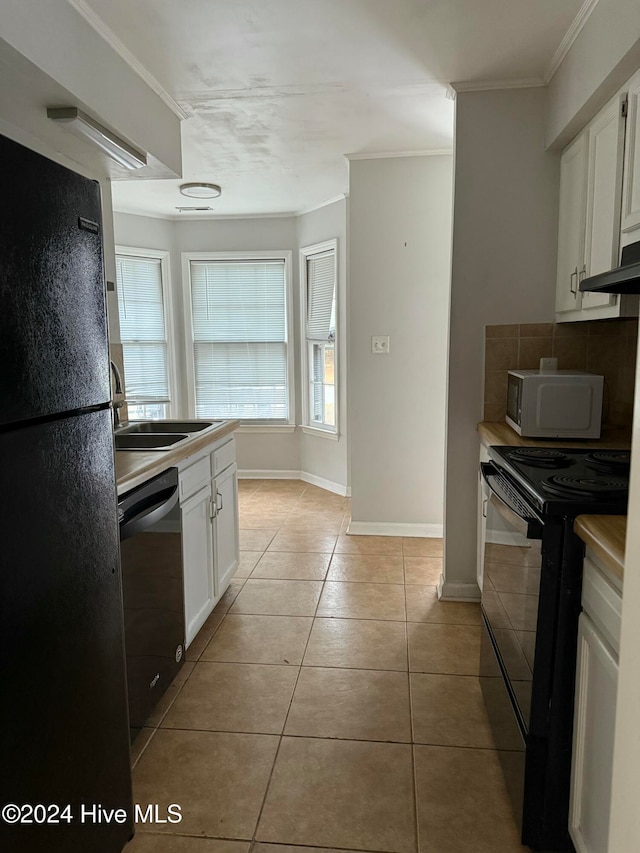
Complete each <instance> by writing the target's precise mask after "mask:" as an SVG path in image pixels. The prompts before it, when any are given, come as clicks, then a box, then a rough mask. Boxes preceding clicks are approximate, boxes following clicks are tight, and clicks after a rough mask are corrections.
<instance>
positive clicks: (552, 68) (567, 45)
mask: <svg viewBox="0 0 640 853" xmlns="http://www.w3.org/2000/svg"><path fill="white" fill-rule="evenodd" d="M597 5H598V0H584V3H583V4H582V6H581V7H580V10H579V11H578V14H577V15H576V16H575V18H574V19H573V21H572V22H571V26H570V27H569V29H568V30H567V31H566V33H565V34H564V38H563V39H562V41H561V42H560V44H559V45H558V48H557V50H556V52H555V53H554V54H553V57H552V58H551V62H550V63H549V65H548V67H547V70H546V71H545V73H544V76H543V79H544V82H545V85H548V84H549V83H550V82H551V79H552V78H553V75H554V74H555V73H556V71H557V70H558V68H559V67H560V66H561V65H562V62H563V60H564V58H565V56H566V55H567V54H568V53H569V51H570V50H571V46H572V45H573V43H574V41H575V40H576V39H577V38H578V36H579V35H580V32H581V30H582V28H583V27H584V25H585V24H586V23H587V21H588V20H589V18H590V16H591V13H592V12H593V10H594V9H595V8H596V6H597Z"/></svg>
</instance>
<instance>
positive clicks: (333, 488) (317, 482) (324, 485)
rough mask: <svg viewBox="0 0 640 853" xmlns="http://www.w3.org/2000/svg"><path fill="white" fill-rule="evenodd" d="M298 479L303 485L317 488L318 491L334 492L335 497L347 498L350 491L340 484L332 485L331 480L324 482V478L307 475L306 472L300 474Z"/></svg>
mask: <svg viewBox="0 0 640 853" xmlns="http://www.w3.org/2000/svg"><path fill="white" fill-rule="evenodd" d="M300 479H301V480H302V481H303V482H305V483H310V484H311V485H312V486H318V488H320V489H326V490H327V491H328V492H334V493H335V494H336V495H342V497H343V498H344V497H348V496H349V495H350V494H351V489H350V488H347V486H343V485H342V484H341V483H334V482H333V480H325V478H324V477H316V475H315V474H308V473H307V472H306V471H301V472H300Z"/></svg>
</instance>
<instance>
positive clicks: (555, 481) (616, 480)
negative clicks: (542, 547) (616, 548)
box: [489, 445, 630, 516]
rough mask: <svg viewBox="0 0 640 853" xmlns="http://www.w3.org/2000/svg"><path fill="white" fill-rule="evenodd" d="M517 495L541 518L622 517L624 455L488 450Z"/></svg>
mask: <svg viewBox="0 0 640 853" xmlns="http://www.w3.org/2000/svg"><path fill="white" fill-rule="evenodd" d="M489 455H490V456H491V458H492V459H493V461H494V462H495V464H496V465H497V466H498V467H499V468H500V469H501V470H502V471H503V472H505V471H506V472H507V474H508V475H509V477H510V479H511V480H512V481H514V482H515V484H516V485H517V486H518V489H519V491H520V492H522V494H523V496H524V497H525V498H527V499H528V500H529V501H531V502H532V503H533V505H534V506H535V507H536V509H537V510H538V511H539V512H542V513H543V514H545V515H568V516H576V515H580V514H581V513H584V512H591V513H596V514H603V515H606V514H624V513H626V511H627V499H628V492H629V467H630V453H629V451H627V450H593V449H589V450H587V449H584V450H580V449H578V450H576V449H574V448H566V449H565V448H546V447H512V446H495V445H492V446H491V447H490V448H489Z"/></svg>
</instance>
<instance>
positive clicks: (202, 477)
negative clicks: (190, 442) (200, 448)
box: [179, 456, 211, 501]
mask: <svg viewBox="0 0 640 853" xmlns="http://www.w3.org/2000/svg"><path fill="white" fill-rule="evenodd" d="M179 477H180V500H181V501H184V500H185V498H188V497H189V496H190V495H193V494H195V492H197V491H198V489H202V488H203V487H204V486H206V485H207V483H208V482H209V480H210V479H211V467H210V464H209V457H208V456H205V457H204V459H200V460H199V461H198V462H195V463H194V464H193V465H190V466H189V467H188V468H185V469H184V471H180V474H179Z"/></svg>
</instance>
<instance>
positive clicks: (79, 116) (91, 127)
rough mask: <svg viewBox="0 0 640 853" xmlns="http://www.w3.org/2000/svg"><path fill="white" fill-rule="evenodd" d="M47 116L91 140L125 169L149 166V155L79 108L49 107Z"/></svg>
mask: <svg viewBox="0 0 640 853" xmlns="http://www.w3.org/2000/svg"><path fill="white" fill-rule="evenodd" d="M47 116H48V117H49V118H50V119H53V121H57V122H60V124H63V125H67V126H68V129H69V130H71V131H72V132H74V133H76V134H78V135H80V136H83V137H85V139H90V140H91V142H93V144H94V145H97V146H98V148H100V150H101V151H104V153H105V154H108V155H109V157H111V159H112V160H115V161H116V163H119V164H120V165H121V166H124V167H125V169H141V168H142V167H143V166H146V165H147V155H146V154H142V153H141V152H140V151H136V149H135V148H132V147H131V146H130V145H128V144H127V143H126V142H125V141H124V140H123V139H120V137H119V136H116V135H115V133H112V132H111V131H110V130H107V128H106V127H103V126H102V125H101V124H99V123H98V122H97V121H96V120H95V119H92V118H91V117H90V116H88V115H87V114H86V113H83V112H82V110H79V109H78V108H77V107H49V108H48V109H47Z"/></svg>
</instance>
